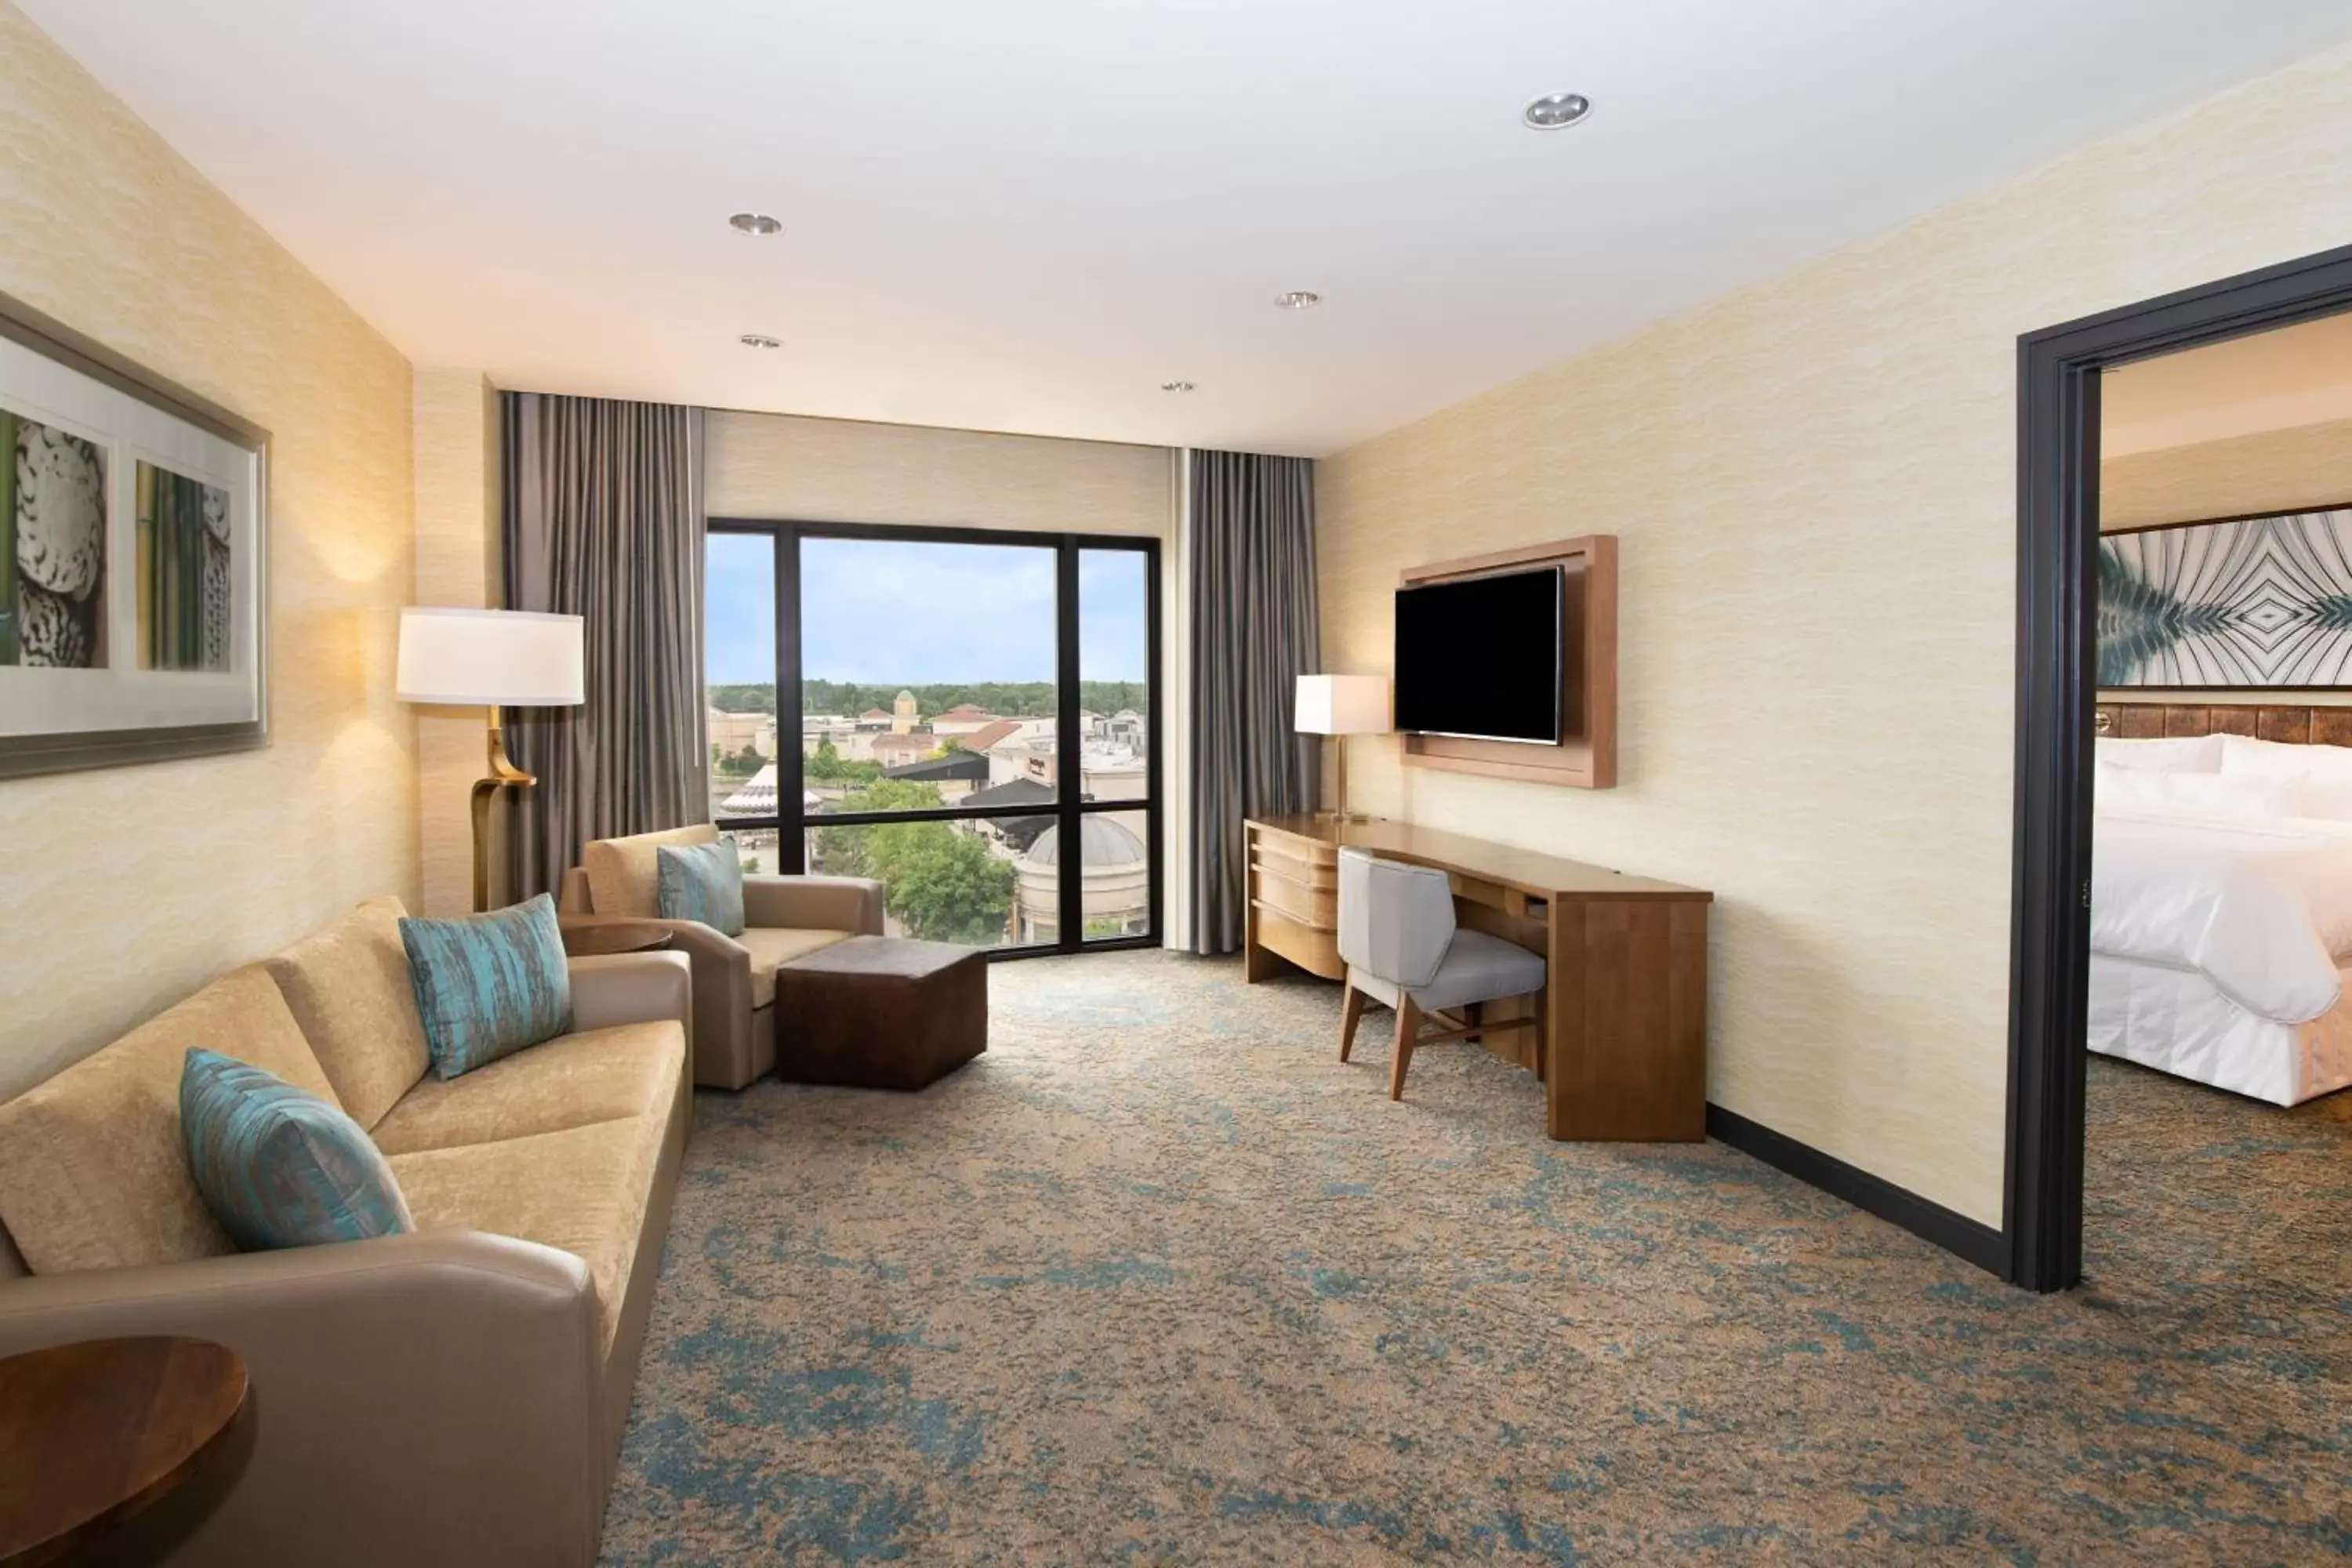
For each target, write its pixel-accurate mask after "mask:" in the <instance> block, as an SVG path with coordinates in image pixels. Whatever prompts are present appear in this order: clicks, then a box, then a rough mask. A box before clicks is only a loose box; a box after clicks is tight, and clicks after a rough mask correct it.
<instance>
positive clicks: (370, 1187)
mask: <svg viewBox="0 0 2352 1568" xmlns="http://www.w3.org/2000/svg"><path fill="white" fill-rule="evenodd" d="M180 1133H181V1137H182V1138H183V1140H184V1142H186V1144H187V1150H188V1172H189V1173H190V1174H191V1175H193V1176H194V1177H195V1179H196V1190H197V1191H198V1192H200V1193H202V1194H204V1195H205V1207H207V1208H209V1209H211V1210H212V1211H213V1217H214V1218H215V1219H217V1220H218V1221H220V1223H221V1228H222V1229H223V1230H226V1231H227V1232H228V1233H229V1235H230V1237H233V1238H234V1239H235V1240H236V1244H237V1246H239V1247H243V1248H244V1249H245V1250H246V1251H247V1252H265V1251H268V1250H271V1249H273V1248H276V1247H316V1246H318V1245H319V1244H320V1243H321V1242H328V1241H364V1240H366V1239H367V1238H368V1237H372V1236H400V1235H404V1234H405V1233H407V1232H409V1231H412V1230H415V1228H416V1222H415V1220H413V1219H411V1218H410V1217H409V1215H408V1203H407V1200H406V1199H404V1198H403V1197H402V1196H401V1195H400V1184H399V1182H397V1181H396V1180H394V1177H393V1174H392V1167H391V1166H390V1165H389V1164H387V1163H385V1162H384V1158H383V1153H382V1152H380V1151H379V1150H378V1149H377V1148H376V1146H375V1144H374V1142H372V1141H371V1140H370V1139H369V1137H368V1135H367V1132H366V1130H365V1129H363V1128H362V1127H361V1126H360V1124H359V1123H358V1122H356V1121H352V1119H351V1118H350V1117H348V1116H346V1115H344V1114H343V1113H342V1111H341V1110H338V1109H336V1108H335V1107H334V1106H331V1105H330V1104H328V1103H327V1102H326V1101H325V1100H320V1098H319V1097H318V1096H317V1095H315V1094H311V1093H310V1092H309V1091H307V1090H305V1089H296V1088H295V1087H294V1086H293V1085H292V1084H290V1083H288V1082H287V1081H286V1080H285V1079H281V1078H279V1077H278V1075H277V1074H275V1073H270V1072H264V1071H263V1070H262V1069H261V1068H257V1067H251V1066H248V1065H247V1064H246V1063H244V1062H241V1061H238V1060H236V1058H232V1057H225V1056H222V1055H220V1054H219V1053H218V1052H216V1051H206V1050H192V1051H190V1052H189V1053H188V1056H187V1059H186V1061H184V1063H183V1064H182V1065H181V1068H180Z"/></svg>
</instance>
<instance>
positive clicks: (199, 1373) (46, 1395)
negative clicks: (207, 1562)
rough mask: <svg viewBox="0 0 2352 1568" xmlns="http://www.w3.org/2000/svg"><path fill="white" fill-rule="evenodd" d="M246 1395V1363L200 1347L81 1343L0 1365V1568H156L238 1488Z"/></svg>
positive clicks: (246, 1431) (174, 1342) (156, 1341)
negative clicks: (99, 1563) (129, 1566)
mask: <svg viewBox="0 0 2352 1568" xmlns="http://www.w3.org/2000/svg"><path fill="white" fill-rule="evenodd" d="M246 1395H247V1384H246V1375H245V1360H244V1358H243V1357H242V1356H239V1355H238V1354H237V1353H236V1352H235V1351H233V1350H230V1349H229V1348H228V1347H227V1346H226V1345H216V1344H214V1343H213V1342H210V1341H209V1340H194V1339H176V1338H165V1337H160V1336H159V1337H154V1338H142V1339H121V1340H82V1341H79V1342H76V1343H73V1344H64V1345H53V1346H51V1347H50V1348H49V1349H47V1350H39V1351H32V1352H27V1353H26V1354H24V1355H17V1356H10V1357H8V1358H7V1359H6V1360H5V1361H0V1565H5V1568H31V1565H32V1564H35V1563H56V1562H59V1561H61V1560H64V1559H66V1558H68V1556H69V1555H70V1554H76V1553H80V1552H83V1551H84V1549H85V1548H88V1549H90V1550H92V1551H106V1552H109V1560H110V1561H142V1560H147V1561H152V1557H153V1555H155V1554H160V1552H162V1551H163V1550H165V1549H166V1548H167V1547H168V1546H169V1545H170V1544H171V1542H173V1540H174V1539H175V1538H176V1536H177V1535H178V1534H181V1533H184V1531H186V1530H188V1529H190V1528H193V1527H194V1524H196V1523H197V1522H199V1521H201V1520H202V1519H203V1518H204V1516H205V1514H206V1513H208V1512H209V1511H210V1508H211V1505H213V1504H215V1503H217V1502H218V1501H219V1497H220V1495H221V1494H222V1493H223V1492H225V1491H226V1484H234V1482H235V1479H236V1473H237V1472H238V1471H240V1470H241V1469H242V1468H243V1467H242V1460H243V1458H244V1457H245V1455H246V1453H247V1450H248V1449H249V1447H250V1426H251V1422H250V1421H249V1420H247V1421H240V1420H239V1419H238V1416H239V1415H240V1414H241V1413H242V1412H244V1411H245V1409H246ZM198 1481H205V1482H215V1483H226V1484H222V1485H215V1486H192V1485H191V1483H194V1482H198ZM175 1494H176V1495H175ZM207 1494H209V1495H207ZM167 1499H169V1500H171V1502H170V1503H169V1505H168V1506H164V1507H159V1506H158V1505H159V1504H164V1503H165V1500H167ZM151 1510H152V1511H151ZM142 1516H143V1517H142ZM173 1516H179V1517H173ZM133 1519H137V1520H138V1524H137V1526H136V1527H134V1528H129V1529H126V1528H125V1527H126V1525H128V1524H129V1523H130V1521H132V1520H133ZM134 1537H135V1538H136V1539H135V1541H134V1539H133V1538H134ZM101 1542H102V1543H103V1544H102V1545H101V1544H100V1543H101ZM132 1547H136V1548H139V1549H141V1550H140V1551H139V1552H131V1553H127V1554H125V1553H124V1549H125V1548H132Z"/></svg>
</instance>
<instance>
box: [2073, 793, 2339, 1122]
mask: <svg viewBox="0 0 2352 1568" xmlns="http://www.w3.org/2000/svg"><path fill="white" fill-rule="evenodd" d="M2092 844H2093V852H2092V873H2091V950H2092V952H2095V953H2098V954H2101V955H2103V956H2105V957H2110V958H2119V959H2127V960H2131V961H2134V962H2137V963H2152V964H2158V965H2163V966H2165V967H2168V968H2172V969H2182V970H2192V971H2195V972H2196V973H2199V974H2200V975H2202V976H2204V977H2205V978H2206V979H2207V980H2208V981H2210V983H2211V984H2212V986H2213V987H2214V989H2215V990H2217V991H2218V992H2220V993H2221V995H2222V996H2224V997H2226V998H2228V999H2229V1000H2230V1001H2231V1002H2232V1003H2234V1004H2236V1005H2238V1006H2240V1007H2242V1008H2244V1009H2245V1010H2246V1011H2247V1012H2249V1013H2251V1014H2252V1015H2254V1016H2256V1017H2258V1018H2263V1019H2267V1020H2269V1021H2271V1022H2273V1023H2279V1024H2301V1023H2305V1022H2308V1021H2309V1020H2311V1019H2314V1018H2317V1017H2319V1016H2321V1015H2322V1014H2324V1013H2326V1012H2327V1011H2328V1010H2329V1009H2330V1008H2332V1007H2334V1006H2335V1005H2336V1001H2337V998H2338V997H2339V996H2340V995H2341V994H2342V992H2343V984H2344V981H2343V976H2342V974H2341V973H2338V966H2339V965H2340V964H2344V963H2347V962H2352V823H2347V822H2332V821H2320V820H2314V819H2306V818H2299V817H2250V816H2228V815H2222V814H2219V813H2197V812H2182V811H2172V810H2166V811H2145V810H2133V809H2129V808H2103V809H2102V810H2101V811H2100V813H2099V816H2098V821H2097V825H2096V827H2095V831H2094V833H2093V837H2092ZM2208 1081H2211V1080H2210V1079H2209V1080H2208Z"/></svg>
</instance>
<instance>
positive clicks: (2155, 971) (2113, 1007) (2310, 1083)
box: [2089, 953, 2352, 1105]
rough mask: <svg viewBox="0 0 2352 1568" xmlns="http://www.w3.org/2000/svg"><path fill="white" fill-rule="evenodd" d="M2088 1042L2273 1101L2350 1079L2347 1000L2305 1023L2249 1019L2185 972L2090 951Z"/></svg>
mask: <svg viewBox="0 0 2352 1568" xmlns="http://www.w3.org/2000/svg"><path fill="white" fill-rule="evenodd" d="M2089 1023H2090V1036H2089V1043H2090V1047H2091V1049H2093V1050H2095V1051H2096V1052H2098V1053H2099V1054H2100V1055H2101V1056H2108V1057H2121V1058H2124V1059H2125V1060H2126V1061H2134V1062H2137V1063H2139V1064H2140V1065H2141V1066H2142V1067H2148V1068H2156V1069H2157V1070H2158V1072H2168V1073H2170V1074H2172V1075H2173V1076H2174V1077H2175V1078H2185V1079H2193V1080H2194V1081H2196V1082H2198V1083H2210V1084H2211V1085H2213V1086H2214V1087H2215V1088H2217V1089H2229V1090H2231V1092H2233V1093H2237V1094H2245V1095H2252V1097H2253V1098H2255V1099H2256V1100H2269V1101H2270V1102H2271V1103H2272V1104H2273V1105H2300V1104H2302V1103H2303V1102H2304V1101H2305V1100H2312V1099H2315V1098H2316V1097H2318V1096H2320V1095H2323V1094H2330V1093H2333V1092H2334V1091H2335V1090H2336V1089H2342V1088H2344V1087H2346V1086H2347V1084H2352V1006H2347V1005H2344V1004H2342V1003H2338V1004H2337V1005H2336V1006H2335V1007H2333V1008H2331V1009H2329V1010H2328V1011H2327V1012H2326V1013H2323V1014H2321V1015H2320V1016H2318V1017H2316V1018H2314V1019H2312V1020H2311V1021H2310V1022H2309V1023H2306V1024H2277V1023H2273V1022H2272V1021H2271V1020H2270V1019H2268V1018H2257V1017H2255V1016H2253V1015H2252V1013H2249V1012H2247V1011H2246V1010H2245V1009H2244V1008H2242V1007H2241V1006H2239V1005H2237V1004H2236V1003H2234V1002H2232V1001H2231V1000H2230V999H2229V998H2228V997H2226V996H2224V995H2222V994H2221V993H2220V992H2219V991H2216V990H2215V989H2214V988H2213V984H2212V982H2211V981H2210V980H2208V979H2206V978H2205V977H2204V976H2203V975H2201V974H2198V973H2192V972H2191V971H2189V970H2186V969H2172V968H2168V967H2167V966H2165V965H2163V964H2158V963H2135V962H2134V961H2133V960H2131V959H2128V958H2107V957H2104V956H2101V955H2099V954H2096V953H2094V954H2093V955H2092V957H2091V994H2090V1014H2089Z"/></svg>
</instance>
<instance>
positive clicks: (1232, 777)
mask: <svg viewBox="0 0 2352 1568" xmlns="http://www.w3.org/2000/svg"><path fill="white" fill-rule="evenodd" d="M1185 527H1186V529H1187V530H1188V531H1189V535H1190V542H1191V547H1192V814H1193V819H1192V950H1193V951H1194V952H1203V953H1209V952H1234V950H1235V949H1237V948H1239V947H1240V946H1241V944H1242V931H1243V925H1242V922H1243V918H1244V905H1245V904H1246V902H1247V900H1248V896H1249V891H1248V879H1247V877H1246V875H1245V868H1244V866H1243V864H1242V859H1243V856H1244V854H1245V853H1246V849H1245V847H1244V842H1243V834H1242V822H1243V819H1244V818H1245V817H1250V816H1266V815H1271V814H1273V813H1276V812H1286V811H1311V810H1313V809H1314V806H1315V801H1316V776H1315V775H1316V765H1317V763H1318V759H1319V757H1320V755H1321V752H1320V751H1319V749H1318V740H1317V738H1316V737H1315V736H1312V735H1298V734H1294V733H1293V732H1292V731H1291V728H1290V717H1291V703H1292V700H1293V698H1294V697H1295V696H1296V692H1297V678H1298V677H1299V676H1302V675H1312V674H1314V673H1315V672H1316V671H1317V670H1318V669H1319V668H1321V667H1322V654H1321V641H1322V639H1321V632H1320V627H1319V624H1318V613H1317V609H1316V603H1315V466H1314V464H1312V463H1310V462H1308V461H1307V459H1306V458H1268V457H1262V456H1259V455H1257V454H1255V453H1251V452H1194V453H1193V454H1192V501H1191V506H1190V510H1189V515H1188V516H1187V517H1186V518H1185Z"/></svg>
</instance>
